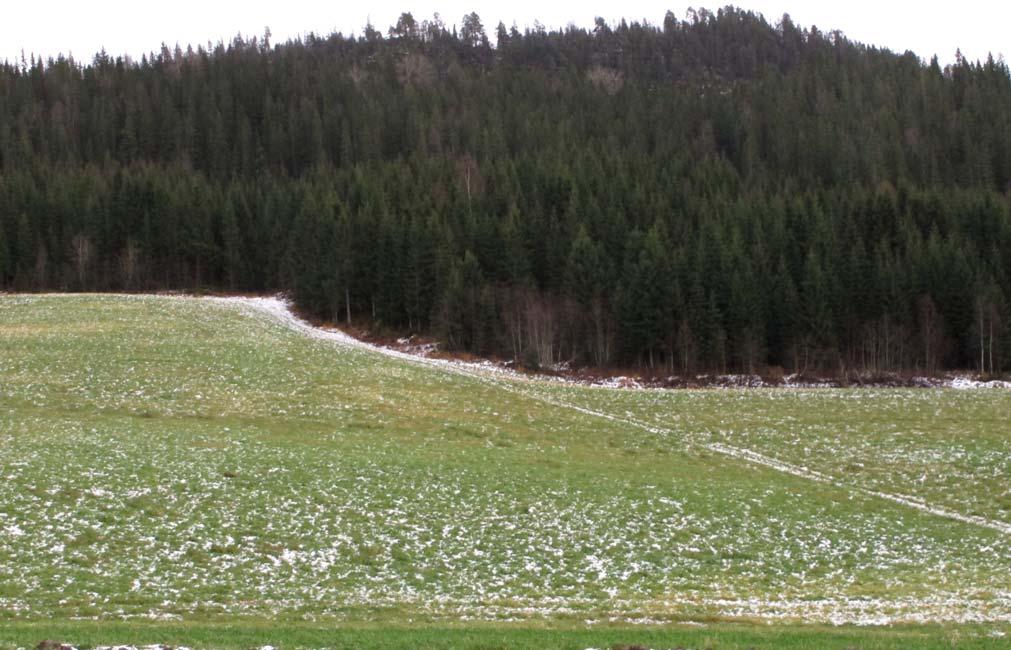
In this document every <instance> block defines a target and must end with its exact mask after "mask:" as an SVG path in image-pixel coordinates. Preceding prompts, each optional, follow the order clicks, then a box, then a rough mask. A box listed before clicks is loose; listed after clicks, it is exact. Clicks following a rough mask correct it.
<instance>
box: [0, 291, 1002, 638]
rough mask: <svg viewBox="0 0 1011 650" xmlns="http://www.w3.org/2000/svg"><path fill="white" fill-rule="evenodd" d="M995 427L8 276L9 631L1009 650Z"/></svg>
mask: <svg viewBox="0 0 1011 650" xmlns="http://www.w3.org/2000/svg"><path fill="white" fill-rule="evenodd" d="M1009 422H1011V394H1009V392H1008V391H1000V390H979V391H955V390H950V389H949V390H926V389H910V390H876V389H875V390H857V389H839V390H830V389H818V390H809V391H804V390H775V389H772V390H710V391H673V392H670V391H623V390H611V389H601V388H590V387H578V386H571V385H564V384H558V383H545V382H538V381H530V380H525V379H515V378H510V377H508V376H505V375H502V374H500V373H494V372H490V371H484V370H480V369H476V368H473V367H466V366H458V365H452V364H445V363H435V362H425V363H421V362H413V361H409V360H404V359H399V358H392V357H389V356H386V355H382V354H378V353H376V352H373V351H370V350H367V349H363V348H360V347H354V346H348V345H344V344H341V343H340V342H336V341H332V340H327V339H325V338H313V337H310V336H307V335H306V334H305V332H302V331H298V330H295V329H292V328H291V327H289V326H288V324H286V323H285V322H282V321H280V320H278V318H276V317H275V315H274V314H272V313H268V312H266V311H263V310H261V309H259V308H258V306H257V304H255V303H237V302H227V301H215V300H207V299H182V298H167V297H109V296H73V297H49V296H0V479H2V480H0V647H3V646H4V645H10V646H18V645H20V646H27V645H34V643H35V642H37V641H38V640H40V639H42V638H50V637H59V638H64V639H67V640H72V641H76V642H78V643H82V644H96V643H100V642H106V643H111V642H117V643H126V642H138V643H140V642H154V641H162V642H169V643H188V644H190V645H195V646H201V647H203V646H212V647H218V646H221V647H249V646H250V645H256V644H265V643H273V644H274V645H277V644H278V643H281V644H283V645H289V646H296V645H301V646H330V647H345V646H346V647H483V648H499V647H509V648H513V647H516V648H523V647H531V648H533V647H572V648H577V647H578V648H585V647H605V646H606V647H609V646H611V645H613V644H620V643H642V644H646V645H653V646H654V647H674V646H678V645H683V646H692V647H706V646H714V647H749V646H752V645H758V646H765V645H775V646H776V647H782V646H789V645H793V646H795V647H811V646H812V645H822V646H825V647H849V646H853V645H856V646H859V647H908V646H909V645H910V644H913V643H915V644H916V645H924V646H925V647H929V646H930V645H931V644H933V645H934V646H936V647H942V646H943V647H951V645H952V644H957V645H958V646H960V647H961V646H966V647H968V646H976V645H978V646H981V647H983V646H993V647H998V646H1000V645H1001V644H1004V645H1006V644H1007V643H1008V638H1009V637H1007V636H1002V635H1007V634H1011V625H1009V622H1011V544H1009V541H1011V436H1009V432H1008V429H1009V426H1008V423H1009ZM685 622H691V623H692V625H691V626H685V625H684V623H685ZM768 622H774V623H778V624H777V625H771V626H767V625H764V623H768ZM755 623H761V624H759V625H755ZM794 623H797V624H798V625H792V624H794ZM801 623H802V625H800V624H801ZM700 624H701V625H702V626H704V627H699V625H700ZM812 624H814V626H812ZM886 624H895V627H880V626H882V625H886ZM836 625H838V626H839V627H834V626H836ZM865 626H870V627H865Z"/></svg>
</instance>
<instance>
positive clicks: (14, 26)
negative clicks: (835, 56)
mask: <svg viewBox="0 0 1011 650" xmlns="http://www.w3.org/2000/svg"><path fill="white" fill-rule="evenodd" d="M3 4H4V5H6V6H2V7H0V59H10V60H14V59H18V58H20V56H21V52H22V51H23V52H25V53H26V54H27V55H31V54H32V53H35V54H41V55H42V56H44V57H50V56H55V55H56V54H58V53H61V52H62V53H64V54H66V53H68V52H69V53H72V54H73V55H74V57H75V58H77V59H78V60H84V61H90V60H91V58H92V56H93V55H94V54H95V53H96V52H97V51H98V50H100V49H101V48H102V47H105V49H106V51H108V52H109V54H111V55H118V54H130V55H131V56H134V57H135V58H139V57H140V55H141V54H143V53H145V52H152V51H157V50H159V49H160V47H161V43H162V42H165V43H167V44H169V46H174V45H175V44H176V43H179V44H180V45H182V46H183V47H185V46H186V44H194V45H196V44H206V43H207V42H208V41H211V42H217V41H219V40H225V41H228V40H230V39H231V38H232V37H233V36H235V35H236V34H238V33H242V34H243V35H245V36H253V35H259V34H262V33H263V30H264V27H267V26H269V27H270V30H271V32H272V33H273V35H274V37H273V40H274V42H275V43H276V42H280V41H282V40H284V39H286V38H287V37H289V36H297V35H300V34H304V33H307V32H310V31H312V32H316V33H317V34H328V33H330V32H331V31H335V30H339V31H343V32H345V33H351V32H356V33H360V32H361V31H362V26H363V25H365V23H366V21H367V20H369V19H371V21H372V23H373V25H375V26H376V28H377V29H379V30H380V31H382V32H383V33H384V34H385V32H386V30H387V28H388V27H389V26H390V25H391V24H393V23H394V22H396V18H397V16H398V15H400V13H401V12H402V11H410V12H412V13H413V14H414V17H415V18H417V19H418V20H421V19H424V18H429V17H431V15H432V14H433V13H434V12H436V11H438V12H439V13H440V14H441V15H442V18H443V20H444V21H445V22H446V23H447V24H451V23H456V24H459V22H460V19H461V17H462V16H463V15H464V14H465V13H468V12H470V11H477V12H478V14H480V16H481V20H482V22H483V23H484V25H485V28H486V29H487V31H488V32H489V35H491V33H492V32H493V30H494V28H495V26H496V25H497V24H498V22H499V21H500V20H501V21H502V22H504V23H505V24H506V25H507V26H510V25H512V23H513V22H514V21H515V22H516V24H517V25H518V26H519V27H520V28H521V29H522V28H523V27H525V26H527V25H532V24H533V22H534V20H540V22H541V23H542V24H544V25H545V26H546V27H549V28H551V27H561V26H564V25H567V24H569V23H570V22H571V23H575V24H576V25H580V26H590V25H592V23H593V19H594V17H595V16H603V17H604V18H606V19H608V21H609V22H611V21H614V20H616V19H618V18H621V17H625V18H628V19H629V20H641V19H643V18H645V19H647V20H649V21H650V22H652V23H654V24H660V23H661V22H662V20H663V16H664V14H665V13H666V11H667V9H671V10H672V11H673V12H674V14H675V15H677V16H678V17H679V18H683V17H684V15H685V12H686V10H687V8H688V7H689V6H695V7H696V8H698V7H703V6H705V7H707V8H710V9H715V8H716V7H719V6H723V5H725V4H736V5H737V6H740V7H742V8H745V9H751V10H754V11H758V12H760V13H762V14H764V15H765V17H766V18H767V19H768V20H769V22H771V23H773V24H775V23H776V22H778V20H779V17H781V16H782V15H783V13H784V12H786V13H789V14H790V15H791V17H792V18H793V21H794V22H795V23H797V24H799V25H802V26H805V27H807V26H810V25H812V24H813V25H816V26H817V27H818V28H819V29H820V30H822V31H830V30H832V29H840V30H842V31H843V32H844V33H845V34H846V35H847V36H849V37H850V38H852V39H854V40H857V41H861V42H864V43H867V44H871V45H878V46H883V47H887V48H889V49H892V50H895V51H897V52H904V51H905V50H907V49H909V50H913V51H914V52H916V53H917V54H918V55H919V56H920V57H921V58H923V59H929V58H930V56H931V55H933V54H937V55H938V57H939V58H940V60H941V62H942V64H945V63H950V62H951V61H952V60H954V54H955V49H956V48H959V47H960V48H961V49H962V52H963V53H964V54H965V55H966V56H967V57H968V58H969V59H971V60H975V59H985V57H986V55H987V53H989V52H992V53H993V54H994V56H995V57H996V56H997V55H998V54H1001V53H1003V54H1004V55H1005V56H1008V57H1011V31H1009V29H1008V26H1009V25H1011V3H1009V2H1007V0H961V1H960V2H951V1H947V2H939V1H937V0H921V1H912V0H897V1H890V0H876V1H875V0H849V1H847V0H835V1H823V0H817V1H812V0H737V2H731V1H730V0H715V1H714V0H702V2H701V3H700V2H692V3H685V2H677V3H675V2H654V1H648V0H607V1H601V0H583V1H581V2H573V1H560V2H550V1H545V0H539V1H537V2H534V1H530V0H512V1H510V2H501V1H499V2H492V1H490V0H465V1H459V0H440V1H438V2H424V1H419V0H413V1H412V0H398V1H397V2H392V1H391V0H374V1H372V2H369V1H368V0H365V1H362V2H353V3H350V2H341V0H330V1H327V2H321V1H316V2H313V1H311V0H167V1H162V2H142V1H141V0H97V1H95V2H87V1H84V0H49V1H47V2H40V4H37V5H36V4H33V3H30V2H24V1H22V0H18V1H13V0H3ZM493 41H494V39H493Z"/></svg>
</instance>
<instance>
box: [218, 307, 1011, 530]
mask: <svg viewBox="0 0 1011 650" xmlns="http://www.w3.org/2000/svg"><path fill="white" fill-rule="evenodd" d="M207 300H214V301H218V302H226V303H230V304H236V305H240V306H245V307H247V308H249V309H252V310H254V311H256V312H259V313H262V314H266V315H268V316H270V317H272V318H273V319H275V320H277V321H280V322H281V323H282V324H283V325H285V326H287V327H288V328H290V329H292V330H295V331H298V332H300V333H303V334H305V335H306V336H308V337H310V338H313V339H318V340H325V341H332V342H334V343H337V344H339V345H344V346H347V347H353V348H358V349H361V350H367V351H371V352H376V353H379V354H382V355H385V356H387V357H392V358H396V359H400V360H403V361H407V362H409V363H414V364H416V365H422V366H427V367H429V368H434V369H437V370H442V371H445V372H450V373H453V374H456V375H460V376H464V377H469V378H471V379H475V380H477V381H480V382H482V383H484V384H485V385H488V386H492V387H494V388H497V389H501V390H504V391H506V392H509V393H512V394H515V395H519V396H521V397H526V398H528V399H533V400H537V401H539V402H541V403H544V404H548V405H549V406H555V407H557V408H564V409H569V410H573V411H576V412H579V413H582V414H584V415H589V416H592V417H597V418H601V419H605V420H610V421H611V422H617V423H619V424H626V425H629V426H633V427H636V428H639V429H641V430H644V431H647V432H649V433H652V434H655V435H661V436H664V437H668V438H670V437H675V438H676V437H682V438H684V439H685V442H687V443H688V444H697V445H699V446H700V447H701V448H703V449H706V450H708V451H711V452H714V453H718V454H721V455H723V456H726V457H728V458H732V459H734V460H737V461H741V462H746V463H750V464H753V465H758V466H761V467H765V468H768V469H772V470H775V471H777V472H780V473H783V474H789V475H791V476H796V477H798V478H803V479H807V480H809V481H814V482H817V483H824V484H826V485H831V486H833V487H836V488H839V489H843V490H850V491H853V492H856V493H858V494H862V495H864V496H870V497H875V498H879V499H884V500H886V501H891V502H892V503H897V504H899V505H903V506H906V507H909V508H912V509H914V510H918V511H920V512H925V513H927V514H931V515H934V516H937V517H943V518H945V519H951V520H954V521H959V522H962V523H967V524H973V525H976V526H980V527H983V528H989V529H991V530H995V531H997V532H999V533H1003V534H1005V535H1011V524H1009V523H1006V522H1003V521H997V520H993V519H988V518H986V517H982V516H979V515H967V514H964V513H961V512H958V511H955V510H951V509H948V508H943V507H941V506H936V505H931V504H929V503H927V502H926V501H923V500H922V499H919V498H917V497H912V496H907V495H902V494H891V493H889V492H881V491H878V490H872V489H870V488H865V487H861V486H859V485H853V484H851V483H846V482H843V481H840V480H838V479H836V478H833V477H831V476H829V475H827V474H823V473H821V472H818V471H815V470H812V469H808V468H806V467H801V466H799V465H793V464H790V463H786V462H784V461H781V460H777V459H775V458H772V457H770V456H765V455H763V454H760V453H758V452H755V451H751V450H750V449H742V448H739V447H733V446H730V445H725V444H722V443H715V442H714V443H701V442H699V441H698V440H692V439H691V438H690V437H687V436H679V434H677V433H675V432H674V431H672V430H671V429H666V428H663V427H657V426H653V425H651V424H648V423H646V422H642V421H640V420H637V419H635V418H632V417H627V416H618V415H614V414H613V413H607V412H604V411H597V410H595V409H591V408H587V407H585V406H580V405H578V404H573V403H571V402H565V401H562V400H556V399H552V398H550V397H547V396H545V395H539V394H537V393H530V392H528V391H525V390H522V389H520V388H517V387H516V386H515V385H514V384H515V383H516V382H527V383H535V382H537V381H538V380H536V379H531V378H529V377H526V376H524V375H521V374H519V373H515V372H512V371H509V370H504V369H500V368H497V367H494V366H482V365H478V364H468V363H463V362H457V361H450V360H445V359H427V358H425V357H419V356H416V355H413V354H408V353H406V352H400V351H399V350H391V349H389V348H384V347H382V346H378V345H373V344H371V343H366V342H364V341H360V340H358V339H356V338H354V337H353V336H350V335H348V334H345V333H344V332H341V331H338V330H327V329H323V328H320V327H316V326H314V325H312V324H310V323H308V322H306V321H304V320H302V319H301V318H299V317H298V316H297V315H295V314H294V313H293V312H292V311H291V309H290V307H289V305H288V304H287V303H286V302H285V301H283V300H281V299H280V298H242V297H235V298H207ZM601 390H607V389H606V388H601Z"/></svg>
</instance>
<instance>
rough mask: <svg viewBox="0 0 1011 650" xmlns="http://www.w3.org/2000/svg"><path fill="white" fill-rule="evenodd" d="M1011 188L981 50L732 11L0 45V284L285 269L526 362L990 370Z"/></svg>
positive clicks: (145, 280) (344, 310)
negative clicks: (113, 46)
mask: <svg viewBox="0 0 1011 650" xmlns="http://www.w3.org/2000/svg"><path fill="white" fill-rule="evenodd" d="M492 41H494V42H495V45H494V46H493V45H492ZM1009 190H1011V77H1009V72H1008V68H1007V66H1006V65H1005V64H1004V62H1003V61H994V60H992V59H990V60H988V61H986V62H985V63H970V62H968V61H966V60H964V59H962V58H961V57H958V59H957V61H956V63H954V64H953V65H951V66H948V67H946V68H944V69H941V68H940V66H939V65H938V64H937V61H936V59H935V60H933V61H931V62H930V63H929V64H923V63H921V62H920V61H919V60H918V59H917V58H916V57H915V56H914V55H912V54H911V53H906V54H904V55H896V54H894V53H891V52H888V51H884V50H878V49H875V48H870V47H866V46H864V45H860V44H857V43H853V42H851V41H849V40H847V39H846V38H845V37H844V36H842V35H841V34H838V33H829V34H825V33H822V32H819V31H817V30H816V29H814V28H810V29H806V30H802V29H800V28H798V27H796V26H795V25H793V24H792V23H791V22H790V20H789V18H788V17H784V18H783V19H782V20H781V21H780V22H779V23H777V24H776V25H775V26H772V25H770V24H768V23H767V22H766V21H765V20H764V19H762V18H761V17H759V16H756V15H754V14H751V13H746V12H742V11H740V10H736V9H732V8H727V9H724V10H721V11H719V12H717V13H709V12H705V11H701V12H691V13H690V15H689V16H688V18H687V19H686V20H676V19H675V18H674V17H673V16H672V15H671V14H668V16H667V17H666V18H665V20H664V21H663V24H662V25H659V26H652V25H643V24H636V23H633V24H626V23H624V22H622V23H621V24H619V25H616V26H609V25H607V24H606V23H604V22H603V21H600V20H598V21H597V24H596V27H595V28H594V29H592V30H582V29H577V28H569V29H566V30H565V31H561V32H556V31H550V32H549V31H546V30H544V29H541V28H537V29H533V30H527V31H525V32H522V33H520V32H519V31H517V30H516V29H515V28H513V29H511V30H510V29H506V28H505V26H502V25H500V26H499V27H498V29H497V30H495V32H494V33H493V34H492V35H491V36H490V37H489V35H488V34H487V33H486V31H485V29H484V27H483V26H482V25H481V23H480V19H479V18H478V17H477V16H476V15H474V14H471V15H469V16H466V17H465V18H464V20H463V23H462V24H461V25H460V27H459V29H458V28H457V27H449V26H446V25H444V24H443V23H442V22H441V21H439V20H438V19H437V18H436V19H433V20H430V21H422V22H417V21H415V20H414V19H413V18H412V17H411V16H410V15H408V14H405V15H404V16H402V17H401V19H400V20H399V21H398V23H397V25H396V26H394V27H392V28H390V30H389V32H388V33H387V34H386V35H385V36H384V35H381V34H380V33H379V32H377V31H376V30H374V29H373V28H371V27H367V28H366V29H365V32H364V34H363V35H362V36H358V37H349V36H343V35H341V34H333V35H330V36H327V37H325V38H324V37H316V36H309V37H307V38H306V39H305V40H304V41H295V42H287V43H284V44H282V45H276V46H275V45H272V44H270V42H269V34H267V35H265V36H264V37H262V38H254V39H250V40H244V39H241V38H237V39H235V40H234V41H233V42H232V43H230V44H228V45H224V44H219V45H217V46H215V47H211V48H207V49H204V48H198V49H195V50H194V49H190V48H188V49H186V50H185V51H183V50H181V49H180V48H178V47H177V48H175V49H169V48H167V47H163V48H162V50H161V52H160V53H156V54H152V55H150V56H145V57H143V58H142V59H141V61H139V62H137V61H130V60H127V59H124V58H116V59H113V58H110V57H109V56H107V55H105V54H104V53H103V54H100V55H98V56H96V57H95V58H94V60H93V61H92V62H91V63H89V64H87V65H82V64H79V63H77V62H74V61H72V60H67V59H62V58H61V59H58V60H50V61H47V62H40V61H21V62H14V63H10V62H8V63H5V64H4V65H2V66H0V288H6V289H14V290H40V289H59V290H132V291H140V290H152V289H189V290H192V289H201V288H207V289H218V290H228V291H274V290H286V291H290V292H291V293H292V295H293V297H294V299H295V301H296V303H297V304H298V306H299V307H300V308H301V309H303V310H304V311H306V312H308V313H310V314H312V315H314V316H316V317H319V318H324V319H330V320H336V321H354V322H357V323H360V324H369V325H370V326H378V327H385V328H389V329H392V330H397V331H404V332H407V331H415V332H424V333H434V334H436V335H438V336H439V337H441V338H442V339H443V340H444V341H446V343H447V344H448V345H449V346H451V347H453V348H457V349H463V350H469V351H472V352H477V353H496V354H504V355H507V356H510V357H512V358H515V359H517V360H518V361H520V362H522V363H524V364H526V365H551V364H554V363H559V362H564V361H568V362H572V363H576V364H593V365H601V366H606V365H619V364H621V365H625V364H637V365H642V366H646V367H652V368H656V369H658V370H659V369H664V368H665V369H666V370H667V371H672V372H678V373H689V372H701V371H713V370H715V371H731V370H744V371H763V370H764V369H765V368H766V367H767V366H783V367H786V368H789V369H796V370H808V371H815V370H818V371H849V370H857V371H862V372H884V371H899V370H917V371H920V372H934V371H937V370H940V369H944V368H975V369H977V370H979V371H981V372H985V373H996V372H1000V371H1001V370H1003V369H1007V368H1008V367H1011V306H1009V301H1008V297H1009V296H1008V280H1009V278H1011V202H1009V198H1008V193H1009Z"/></svg>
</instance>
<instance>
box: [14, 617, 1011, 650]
mask: <svg viewBox="0 0 1011 650" xmlns="http://www.w3.org/2000/svg"><path fill="white" fill-rule="evenodd" d="M69 638H73V639H76V640H77V643H78V647H81V648H84V647H89V646H94V645H99V644H103V643H104V644H107V643H109V640H110V639H116V640H117V642H118V643H123V644H133V645H136V646H141V645H145V644H156V643H167V644H174V645H177V646H178V645H183V646H186V647H213V648H229V649H230V648H236V649H240V648H241V649H248V648H256V647H261V646H263V645H267V644H277V643H278V639H282V640H283V641H281V646H280V647H281V648H292V647H303V648H341V649H344V648H346V649H347V650H370V649H387V648H403V649H405V650H408V649H410V650H419V649H426V650H427V649H431V650H437V649H443V648H444V649H446V650H497V649H505V648H508V649H509V650H544V649H545V648H557V649H565V650H585V649H586V648H627V647H629V646H640V647H650V648H699V649H703V648H713V649H717V648H719V649H720V650H735V649H739V650H744V649H749V648H777V649H779V648H812V647H818V648H838V649H840V650H844V649H846V650H848V649H851V648H861V649H864V650H870V649H874V648H881V649H885V648H889V649H891V648H895V649H905V648H911V647H915V648H917V649H918V650H929V649H932V648H937V649H942V648H943V649H945V650H948V649H950V648H1002V647H1006V646H1007V641H1006V640H1004V639H1003V638H1000V637H995V636H993V632H992V630H988V629H987V628H984V627H981V626H947V627H944V626H911V627H909V626H903V627H895V628H875V629H870V630H868V629H866V628H852V627H826V626H814V625H812V626H784V625H774V626H761V625H747V624H726V623H724V624H713V625H708V626H705V627H698V626H691V627H688V626H663V627H649V628H629V627H620V626H619V627H604V628H592V629H587V628H583V629H574V628H559V627H557V626H555V627H529V626H527V627H518V626H511V625H501V624H499V625H487V624H471V625H468V626H443V627H419V626H413V627H405V626H396V625H392V626H384V627H374V626H348V625H337V624H331V625H319V624H283V625H276V624H268V623H263V622H245V623H234V622H232V623H216V624H207V623H205V624H180V623H150V622H147V623H122V622H116V623H108V622H103V623H94V622H75V623H63V624H53V623H44V624H39V623H15V624H13V625H12V626H10V627H8V628H6V629H2V631H0V648H4V647H5V646H9V647H11V648H14V647H18V644H19V643H20V645H21V646H22V647H24V646H27V645H29V644H30V645H35V643H37V641H38V640H41V639H69Z"/></svg>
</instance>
